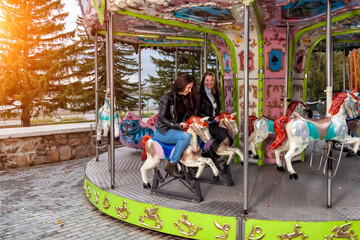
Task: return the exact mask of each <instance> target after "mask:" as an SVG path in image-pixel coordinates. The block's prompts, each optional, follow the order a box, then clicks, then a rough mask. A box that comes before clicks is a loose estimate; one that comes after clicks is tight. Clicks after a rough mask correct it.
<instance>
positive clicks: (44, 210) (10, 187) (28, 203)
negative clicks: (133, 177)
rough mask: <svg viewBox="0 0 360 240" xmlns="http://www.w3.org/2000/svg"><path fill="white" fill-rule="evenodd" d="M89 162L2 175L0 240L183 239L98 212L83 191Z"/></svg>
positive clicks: (74, 162)
mask: <svg viewBox="0 0 360 240" xmlns="http://www.w3.org/2000/svg"><path fill="white" fill-rule="evenodd" d="M90 159H92V158H84V159H79V160H72V161H66V162H59V163H53V164H46V165H40V166H34V167H28V168H20V169H14V170H7V171H0V239H26V240H27V239H56V240H58V239H59V240H60V239H101V240H106V239H127V240H131V239H181V238H179V237H176V236H171V235H165V234H162V233H159V232H155V231H152V230H148V229H145V228H140V227H137V226H135V225H132V224H128V223H125V222H122V221H120V220H118V219H115V218H112V217H110V216H108V215H106V214H103V213H101V212H100V211H98V210H97V208H96V207H95V206H94V205H92V204H91V203H90V201H88V200H87V198H86V196H85V194H84V191H83V176H84V167H85V165H86V163H87V162H88V161H89V160H90Z"/></svg>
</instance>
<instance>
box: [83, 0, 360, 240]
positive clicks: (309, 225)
mask: <svg viewBox="0 0 360 240" xmlns="http://www.w3.org/2000/svg"><path fill="white" fill-rule="evenodd" d="M79 3H80V7H81V10H82V14H83V17H84V23H85V28H86V31H87V33H88V35H89V37H91V38H93V39H94V42H95V59H96V61H95V80H96V84H95V92H96V101H95V102H96V111H97V112H99V114H97V117H96V124H95V125H94V127H95V130H96V131H95V130H94V131H92V133H93V134H94V139H95V141H94V142H95V144H96V146H97V152H96V157H94V159H93V160H91V161H90V162H89V163H88V164H87V165H86V167H85V174H84V190H85V194H86V196H87V197H88V199H89V201H91V202H92V203H93V204H94V205H95V206H96V207H97V208H98V209H99V211H101V212H104V213H105V214H108V215H110V216H113V217H115V218H118V219H121V220H122V221H126V222H129V223H131V224H135V225H138V226H141V227H144V228H148V229H152V230H154V231H160V232H163V233H166V234H172V235H177V236H181V237H186V238H194V239H248V240H255V239H256V240H260V239H272V240H273V239H281V240H282V239H284V240H285V239H324V240H327V239H358V236H359V235H360V204H359V199H360V189H359V188H358V187H357V186H358V185H357V182H359V181H360V162H359V157H358V156H356V153H357V152H358V149H359V145H360V134H358V133H357V132H358V130H357V128H358V127H356V126H358V124H349V122H357V118H358V115H359V112H358V107H359V96H358V79H357V78H358V75H359V71H358V63H357V61H358V57H357V51H356V50H357V49H359V48H360V4H359V1H358V0H333V1H330V0H300V1H294V0H271V1H269V0H240V1H229V0H215V1H205V0H187V1H185V0H80V1H79ZM98 36H102V37H104V38H105V39H106V72H107V74H106V75H107V86H106V87H107V89H108V91H107V92H106V93H105V94H104V93H103V92H100V91H99V90H98V61H97V55H98V53H97V50H98ZM116 42H121V43H128V44H131V45H132V46H134V48H136V52H137V54H138V56H139V106H140V105H141V102H140V98H141V50H142V49H155V48H156V49H167V50H169V51H172V52H174V54H175V56H176V57H177V56H178V52H181V51H196V52H200V53H201V54H200V56H201V59H200V61H201V63H202V64H201V71H202V72H205V71H207V66H208V58H209V57H208V53H209V52H213V53H215V55H216V56H217V63H218V64H217V65H218V71H217V73H216V75H217V79H218V81H219V86H220V88H221V89H220V92H221V104H222V106H221V107H222V112H223V114H222V116H221V119H222V120H221V122H220V124H219V126H222V127H224V128H227V129H228V131H229V133H231V134H232V135H233V137H234V144H233V145H232V146H230V145H229V143H228V142H225V141H224V143H222V145H221V148H219V149H221V151H222V152H218V154H219V155H220V156H221V158H220V160H219V161H218V162H212V161H211V160H209V159H207V158H203V157H200V156H198V157H196V158H195V159H189V160H186V161H183V162H181V164H179V165H178V168H179V170H180V171H181V172H182V173H183V176H184V177H183V178H172V177H171V176H169V175H168V174H167V173H166V172H165V171H164V166H165V165H166V162H167V161H168V160H166V159H169V153H171V146H163V145H161V144H160V143H157V142H155V141H154V140H153V139H152V138H151V136H152V134H153V130H154V127H155V122H156V118H157V115H155V116H153V117H151V118H150V119H149V120H147V121H146V122H145V121H142V119H141V118H140V117H138V116H136V115H135V114H133V113H128V115H127V116H126V117H125V118H124V119H121V118H120V116H119V115H118V114H117V113H116V109H115V101H114V97H115V96H114V95H115V94H114V88H116V86H114V60H113V58H114V48H113V45H114V43H116ZM334 50H337V51H343V52H344V54H343V56H344V59H343V60H344V63H343V71H344V74H343V81H344V84H343V88H342V89H335V87H334V84H333V82H334V80H333V62H332V61H333V54H334ZM314 51H326V71H324V72H323V74H324V75H326V86H319V88H321V89H322V90H324V92H325V93H326V100H325V102H324V106H325V108H326V115H325V116H323V117H321V118H319V119H315V118H311V116H309V115H308V114H307V112H306V109H307V106H308V105H311V104H315V103H314V102H312V103H309V102H307V101H306V100H307V93H308V92H307V89H308V78H309V75H308V72H309V68H310V65H311V64H312V63H311V61H310V60H311V54H312V53H313V52H314ZM348 55H349V56H350V59H351V62H350V63H349V62H348V63H346V61H347V58H348ZM176 57H175V59H176ZM175 65H176V66H175V69H177V68H178V67H177V62H176V61H175ZM347 65H349V66H350V68H348V67H347ZM346 79H348V80H346ZM350 80H351V81H350ZM346 82H349V83H350V84H348V85H349V86H347V84H346ZM104 96H105V104H104V106H102V107H101V108H99V106H98V99H99V98H103V97H104ZM139 115H141V107H139ZM207 124H208V123H207V118H198V117H193V118H191V119H190V120H189V121H188V125H189V130H188V132H189V133H190V134H191V138H192V140H191V143H190V145H189V148H196V147H199V144H198V141H197V140H198V138H201V139H202V140H203V142H205V143H206V142H209V141H211V140H210V138H209V132H208V128H207V126H208V125H207ZM350 125H351V126H353V127H352V128H351V127H350V128H351V131H350V130H349V129H350V128H349V126H350ZM135 128H137V129H141V134H137V135H136V136H135V134H134V133H132V130H133V129H135ZM131 134H133V135H131ZM130 135H131V136H130ZM145 135H146V136H145ZM143 136H145V137H143ZM130 140H131V141H130ZM142 142H143V144H142ZM120 143H121V144H120ZM148 143H151V144H148ZM156 144H158V145H156ZM150 145H151V146H153V145H156V146H157V147H156V149H161V150H156V151H155V150H154V149H155V148H154V149H152V148H150V147H149V146H150ZM336 145H337V146H338V148H336V147H335V146H336ZM344 146H351V149H352V152H349V153H348V154H343V150H344ZM205 147H206V144H205ZM100 148H105V149H106V151H107V152H106V153H102V154H100V153H99V149H100ZM134 149H140V150H138V152H139V151H141V152H142V154H138V153H137V151H135V150H134ZM159 151H160V152H159ZM149 152H150V153H151V154H149ZM345 155H347V157H346V156H345ZM353 155H355V156H353ZM149 170H150V171H149Z"/></svg>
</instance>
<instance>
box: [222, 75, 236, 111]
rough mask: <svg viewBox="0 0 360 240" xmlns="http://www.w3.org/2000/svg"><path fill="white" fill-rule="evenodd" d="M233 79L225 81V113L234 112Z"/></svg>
mask: <svg viewBox="0 0 360 240" xmlns="http://www.w3.org/2000/svg"><path fill="white" fill-rule="evenodd" d="M233 90H234V87H233V79H232V78H230V79H224V95H225V112H234V97H233Z"/></svg>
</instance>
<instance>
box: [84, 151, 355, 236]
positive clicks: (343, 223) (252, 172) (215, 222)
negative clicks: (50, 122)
mask: <svg viewBox="0 0 360 240" xmlns="http://www.w3.org/2000/svg"><path fill="white" fill-rule="evenodd" d="M140 158H141V157H140V155H139V154H137V152H136V151H135V150H133V149H129V148H119V149H116V152H115V159H116V161H115V186H114V188H111V187H110V186H111V185H110V172H109V170H108V160H107V153H105V154H103V155H101V156H100V159H99V161H96V160H95V159H94V160H92V161H90V162H89V163H88V164H87V166H86V167H85V181H84V190H85V194H86V196H87V197H88V199H89V200H90V201H91V202H92V204H94V205H95V206H96V207H97V208H98V209H99V210H100V211H101V212H104V213H106V214H108V215H110V216H112V217H115V218H118V219H121V220H123V221H126V222H128V223H131V224H134V225H137V226H140V227H144V228H148V229H152V230H154V231H160V232H163V233H166V234H172V235H176V236H180V237H185V238H194V239H247V240H255V239H256V240H260V239H263V240H265V239H271V240H274V239H280V240H282V239H284V240H285V239H316V240H320V239H321V240H322V239H323V240H327V239H353V240H355V239H359V237H358V236H359V234H360V202H359V199H360V188H358V187H357V186H358V182H359V181H360V174H359V168H360V161H359V157H357V156H356V157H354V158H350V159H344V160H343V161H342V163H341V166H340V169H339V171H338V175H337V176H336V177H335V179H334V180H333V186H332V189H333V198H332V204H333V207H332V208H327V207H326V202H327V199H326V187H327V180H326V177H325V176H323V175H322V173H321V172H313V171H311V170H310V169H309V166H308V163H307V162H306V161H305V162H299V163H295V164H294V168H295V170H297V173H298V174H299V180H297V181H291V180H290V179H289V178H288V174H287V173H282V172H277V171H276V170H275V166H262V167H259V166H256V165H250V166H249V200H248V203H249V207H248V214H246V215H245V214H244V210H243V184H242V182H243V179H242V176H243V168H242V166H241V165H240V164H234V163H233V164H232V165H231V171H232V176H233V181H234V185H232V186H224V185H214V184H209V183H200V186H201V191H202V195H203V197H204V201H202V202H199V203H197V202H189V201H184V200H178V199H173V198H168V197H164V196H158V195H156V194H151V191H150V189H144V188H143V186H142V180H141V175H140V167H141V165H142V162H141V160H140ZM305 159H306V158H305ZM165 164H166V163H165V161H164V162H163V163H161V164H160V165H159V169H160V171H162V169H163V167H164V165H165ZM203 175H204V176H205V177H206V176H207V175H208V176H210V177H211V171H210V170H209V169H206V171H205V172H204V174H203ZM148 178H149V179H151V178H152V172H151V171H149V172H148ZM220 181H222V180H221V179H220ZM166 187H168V188H169V189H171V190H172V191H178V192H184V193H185V192H186V191H187V189H186V187H184V186H182V184H181V183H180V182H179V181H178V180H176V181H172V182H171V183H169V184H168V186H166Z"/></svg>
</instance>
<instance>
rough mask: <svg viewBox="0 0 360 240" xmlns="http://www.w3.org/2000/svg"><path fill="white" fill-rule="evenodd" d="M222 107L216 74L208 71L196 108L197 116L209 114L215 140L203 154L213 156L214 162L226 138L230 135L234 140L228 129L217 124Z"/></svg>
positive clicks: (203, 79)
mask: <svg viewBox="0 0 360 240" xmlns="http://www.w3.org/2000/svg"><path fill="white" fill-rule="evenodd" d="M220 109H221V103H220V94H219V91H218V89H217V86H216V81H215V74H214V73H212V72H206V73H205V74H204V76H203V78H202V80H201V84H200V92H199V104H198V105H197V108H196V116H199V117H206V116H209V132H210V135H211V137H212V138H213V139H214V140H213V142H212V144H211V146H210V149H209V150H208V151H206V152H203V153H202V156H203V157H211V159H212V160H213V161H214V162H216V160H217V159H218V158H219V155H217V154H216V152H217V150H218V147H219V146H220V144H221V143H222V142H223V141H224V140H225V138H226V137H229V139H230V142H232V139H231V137H230V136H228V131H227V130H226V129H225V128H222V127H219V126H218V125H217V123H218V122H219V114H220Z"/></svg>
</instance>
